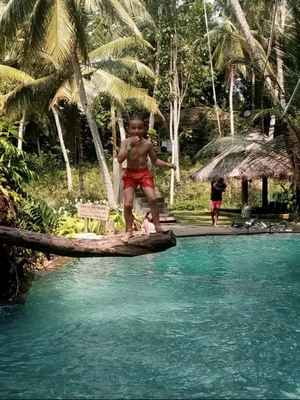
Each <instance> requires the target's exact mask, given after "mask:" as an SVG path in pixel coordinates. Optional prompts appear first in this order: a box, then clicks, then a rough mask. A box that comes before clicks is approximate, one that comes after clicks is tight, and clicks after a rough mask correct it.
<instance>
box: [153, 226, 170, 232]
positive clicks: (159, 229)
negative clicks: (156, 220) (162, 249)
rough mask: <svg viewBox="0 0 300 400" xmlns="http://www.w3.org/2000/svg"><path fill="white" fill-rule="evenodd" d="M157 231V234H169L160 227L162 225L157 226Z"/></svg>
mask: <svg viewBox="0 0 300 400" xmlns="http://www.w3.org/2000/svg"><path fill="white" fill-rule="evenodd" d="M155 230H156V233H167V232H169V230H166V231H165V230H164V229H162V227H161V226H160V225H156V226H155Z"/></svg>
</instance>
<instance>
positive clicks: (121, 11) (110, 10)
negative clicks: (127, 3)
mask: <svg viewBox="0 0 300 400" xmlns="http://www.w3.org/2000/svg"><path fill="white" fill-rule="evenodd" d="M85 3H86V7H88V8H89V9H90V10H93V11H94V12H95V11H96V10H97V9H98V10H99V9H100V10H102V11H104V12H105V13H107V14H110V15H112V16H113V17H115V18H116V19H117V20H119V21H120V22H123V23H124V24H125V26H127V28H128V29H130V31H131V32H133V34H134V35H136V36H138V37H140V38H141V37H142V34H141V32H140V30H139V29H138V27H137V25H136V23H135V22H134V19H133V18H132V16H131V15H129V14H128V12H127V10H126V9H125V8H124V6H123V4H122V3H121V2H120V1H119V0H86V1H85Z"/></svg>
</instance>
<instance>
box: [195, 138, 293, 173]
mask: <svg viewBox="0 0 300 400" xmlns="http://www.w3.org/2000/svg"><path fill="white" fill-rule="evenodd" d="M227 142H228V141H227ZM224 147H225V149H223V151H222V152H221V153H219V154H218V155H217V156H215V157H214V158H213V159H211V160H210V161H209V162H208V164H206V165H205V166H204V167H203V168H201V169H199V170H198V171H196V172H195V173H194V174H193V175H192V179H194V180H196V181H205V180H212V179H214V178H216V177H219V176H223V177H225V178H241V177H246V178H247V179H254V178H261V177H263V176H265V177H272V178H278V179H288V178H289V177H290V176H291V175H292V168H291V164H290V160H289V157H288V154H287V151H286V148H285V144H284V140H283V138H281V137H278V138H276V139H275V140H273V141H270V140H266V138H262V140H254V141H252V140H251V139H250V138H249V137H247V139H246V141H245V143H243V144H240V143H237V142H236V141H235V140H234V139H233V140H232V143H231V145H229V146H228V143H227V146H224Z"/></svg>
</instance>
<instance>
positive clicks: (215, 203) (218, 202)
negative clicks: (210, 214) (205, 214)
mask: <svg viewBox="0 0 300 400" xmlns="http://www.w3.org/2000/svg"><path fill="white" fill-rule="evenodd" d="M210 204H211V208H212V209H216V208H221V204H222V200H211V202H210Z"/></svg>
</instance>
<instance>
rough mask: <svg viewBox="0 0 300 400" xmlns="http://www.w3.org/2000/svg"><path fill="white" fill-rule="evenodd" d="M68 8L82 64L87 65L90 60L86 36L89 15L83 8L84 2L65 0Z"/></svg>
mask: <svg viewBox="0 0 300 400" xmlns="http://www.w3.org/2000/svg"><path fill="white" fill-rule="evenodd" d="M65 1H66V8H67V9H68V12H69V16H70V20H71V23H72V25H73V27H74V29H75V36H76V42H77V47H78V49H79V51H80V54H81V57H82V62H83V63H86V62H87V60H88V49H87V42H88V40H87V35H86V29H85V27H86V24H87V14H86V12H85V9H84V7H83V5H84V0H79V1H78V0H65Z"/></svg>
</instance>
